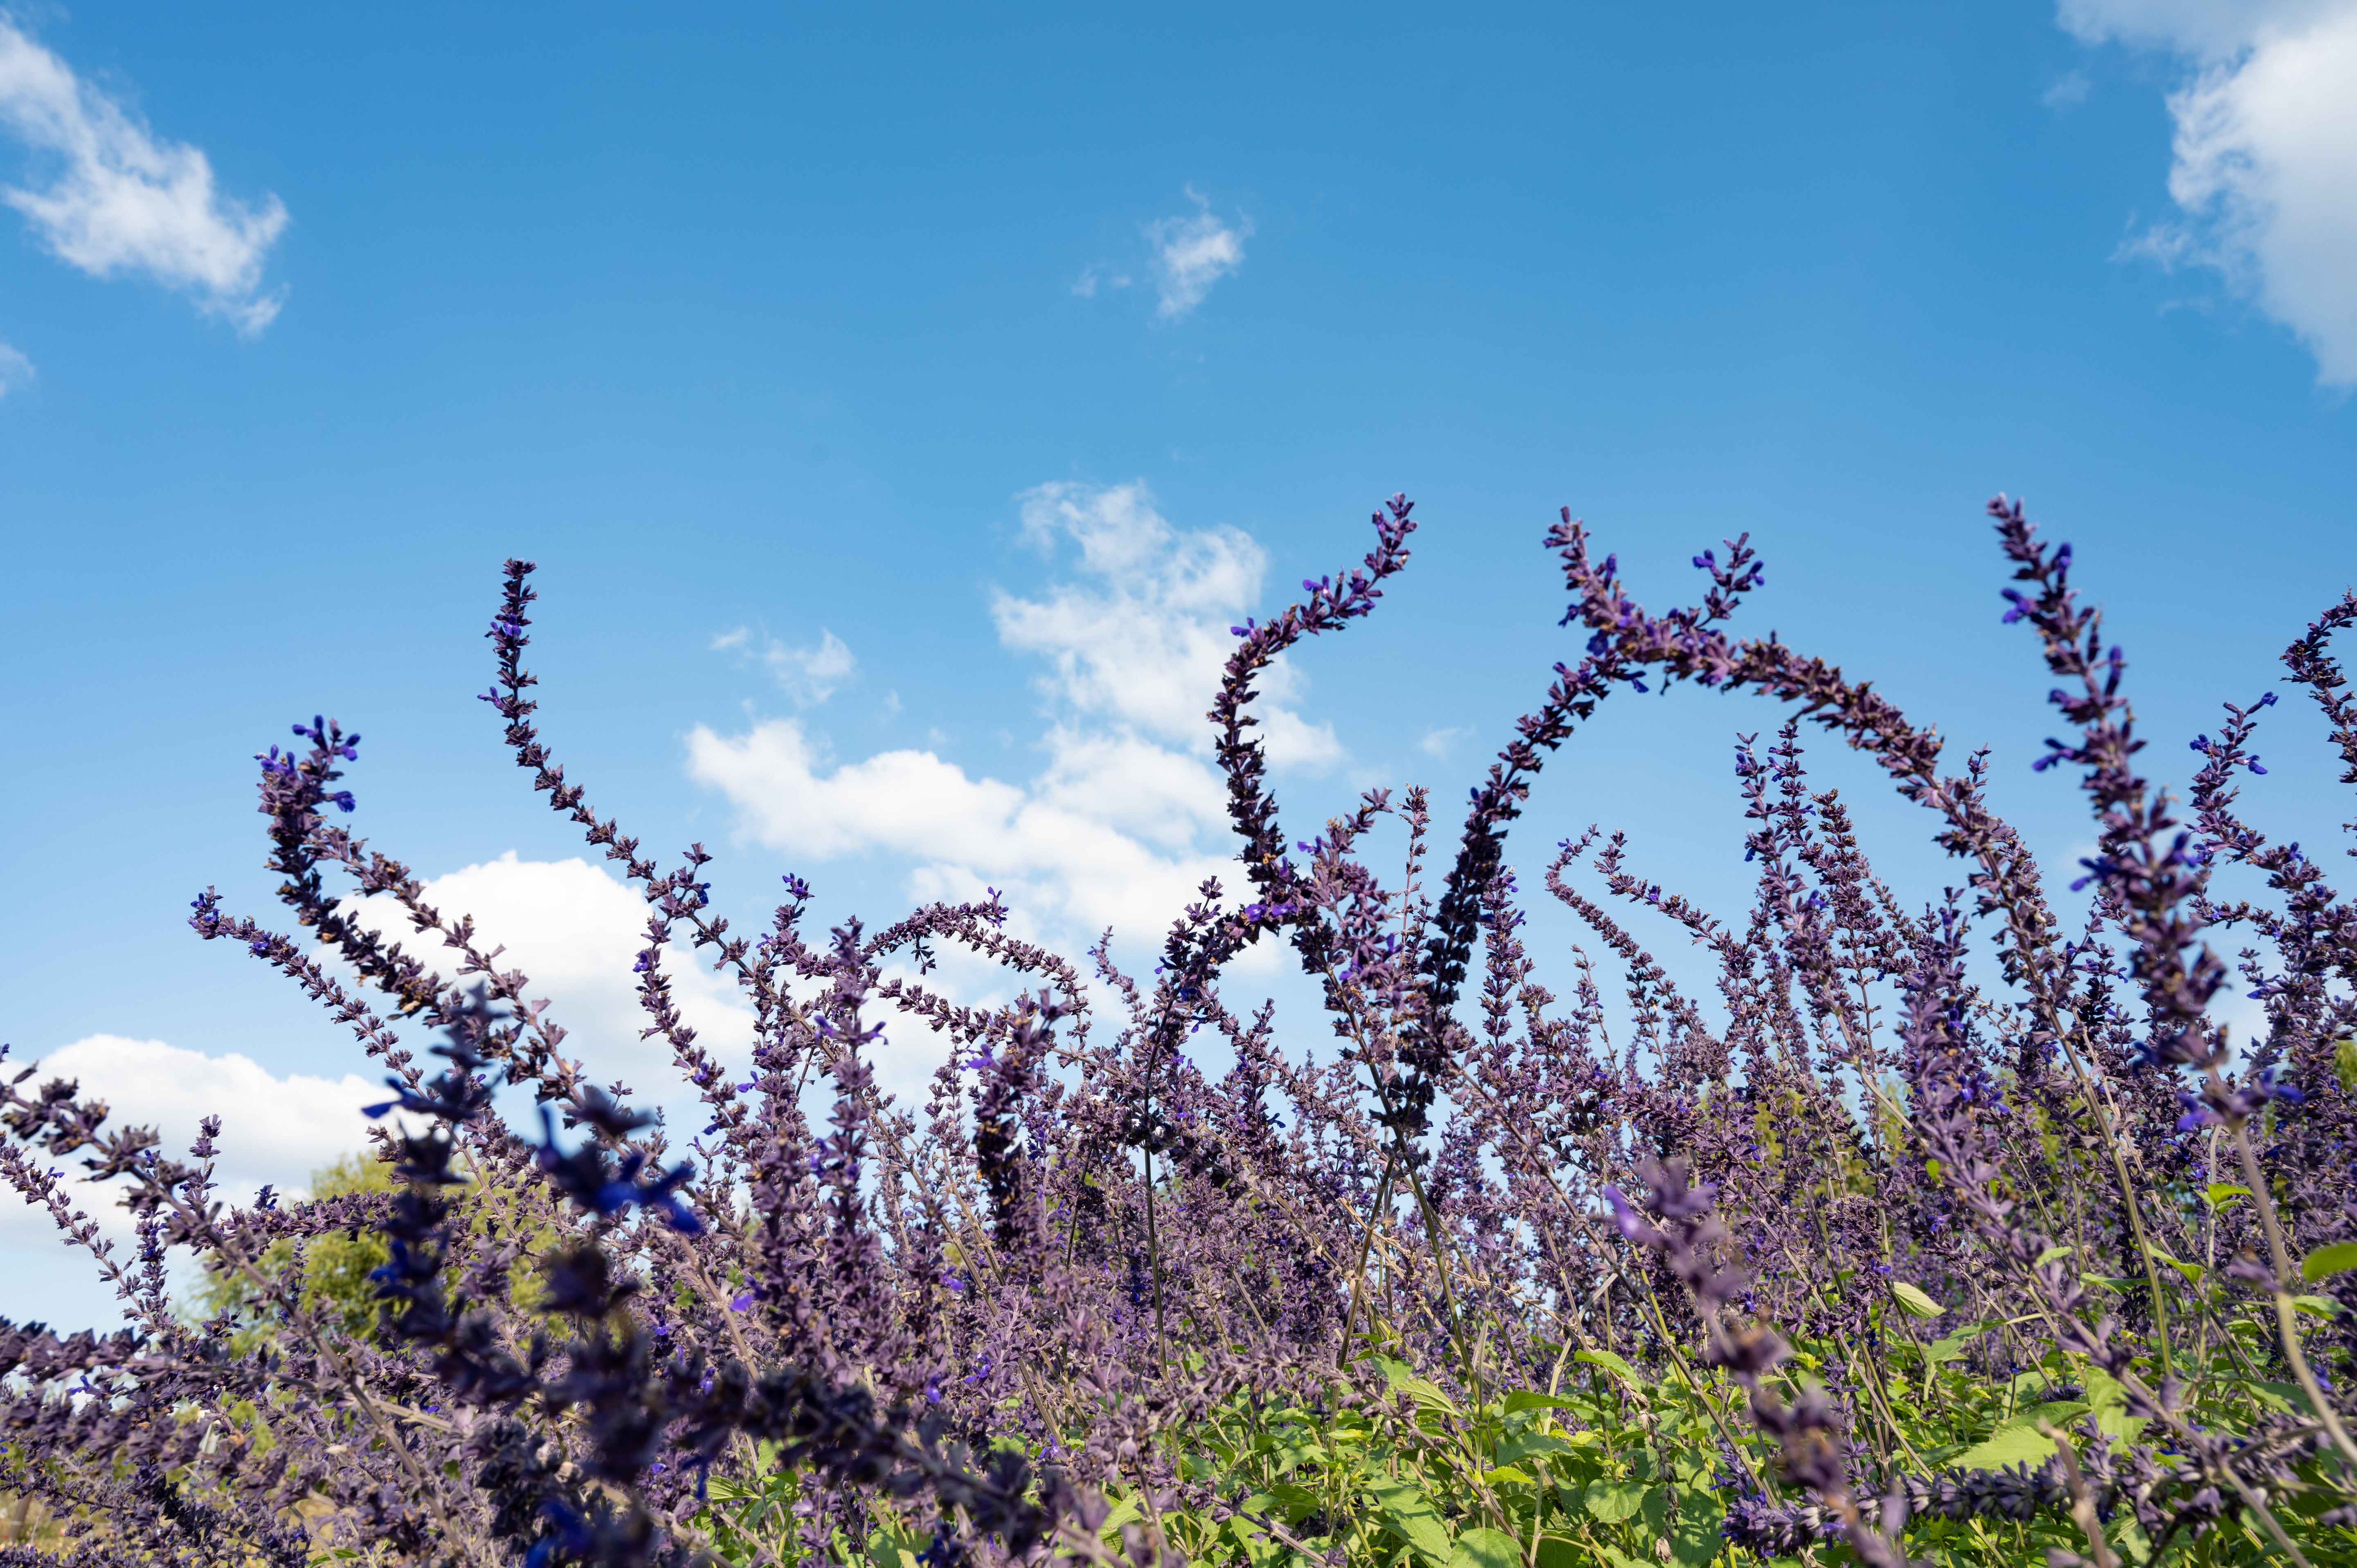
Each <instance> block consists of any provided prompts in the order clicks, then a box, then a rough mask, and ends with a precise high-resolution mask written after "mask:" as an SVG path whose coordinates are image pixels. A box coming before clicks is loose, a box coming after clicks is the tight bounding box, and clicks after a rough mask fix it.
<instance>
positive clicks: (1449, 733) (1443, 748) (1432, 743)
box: [1415, 725, 1473, 760]
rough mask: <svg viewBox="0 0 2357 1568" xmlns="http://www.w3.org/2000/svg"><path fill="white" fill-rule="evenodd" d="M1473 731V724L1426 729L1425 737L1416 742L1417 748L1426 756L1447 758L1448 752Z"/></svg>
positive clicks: (1454, 748)
mask: <svg viewBox="0 0 2357 1568" xmlns="http://www.w3.org/2000/svg"><path fill="white" fill-rule="evenodd" d="M1472 733H1473V726H1472V725H1449V726H1448V728H1446V729H1434V730H1426V731H1425V733H1424V738H1423V739H1422V740H1420V741H1417V742H1416V743H1415V748H1416V749H1417V750H1418V751H1421V752H1422V753H1424V754H1425V755H1426V757H1440V758H1442V759H1443V760H1446V759H1447V757H1448V754H1449V753H1450V752H1452V751H1454V750H1456V749H1457V743H1458V741H1460V740H1463V739H1464V738H1465V737H1466V736H1469V735H1471V734H1472Z"/></svg>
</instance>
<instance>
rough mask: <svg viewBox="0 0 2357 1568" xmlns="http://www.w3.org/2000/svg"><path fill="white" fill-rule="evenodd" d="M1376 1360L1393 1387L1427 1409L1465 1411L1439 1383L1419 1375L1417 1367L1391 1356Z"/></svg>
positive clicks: (1458, 1412) (1455, 1413)
mask: <svg viewBox="0 0 2357 1568" xmlns="http://www.w3.org/2000/svg"><path fill="white" fill-rule="evenodd" d="M1375 1362H1376V1364H1377V1365H1378V1366H1380V1367H1382V1368H1383V1378H1384V1380H1386V1381H1388V1382H1389V1383H1390V1384H1391V1386H1392V1387H1394V1388H1395V1389H1397V1390H1399V1391H1400V1392H1402V1393H1404V1394H1405V1395H1407V1396H1408V1398H1410V1399H1412V1400H1414V1401H1415V1402H1416V1403H1418V1404H1420V1405H1422V1406H1423V1407H1424V1408H1425V1409H1426V1410H1437V1411H1443V1412H1447V1413H1448V1414H1450V1415H1461V1414H1463V1413H1464V1412H1462V1411H1460V1410H1458V1408H1457V1402H1456V1401H1454V1400H1452V1399H1450V1398H1449V1397H1448V1395H1447V1394H1445V1393H1442V1392H1441V1391H1440V1385H1439V1384H1438V1383H1436V1382H1434V1381H1433V1380H1431V1379H1429V1378H1419V1377H1417V1376H1416V1375H1415V1369H1413V1368H1411V1367H1410V1366H1409V1365H1408V1364H1407V1363H1406V1362H1405V1361H1394V1360H1393V1359H1391V1358H1390V1357H1389V1356H1378V1357H1376V1358H1375Z"/></svg>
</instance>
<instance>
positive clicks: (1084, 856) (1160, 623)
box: [688, 484, 1342, 941]
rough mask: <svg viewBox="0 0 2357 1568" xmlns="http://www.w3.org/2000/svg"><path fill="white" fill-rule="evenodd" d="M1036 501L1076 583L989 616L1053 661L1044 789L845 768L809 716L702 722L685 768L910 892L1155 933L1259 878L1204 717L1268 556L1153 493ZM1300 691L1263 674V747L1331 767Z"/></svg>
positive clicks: (742, 818) (752, 820)
mask: <svg viewBox="0 0 2357 1568" xmlns="http://www.w3.org/2000/svg"><path fill="white" fill-rule="evenodd" d="M1021 500H1022V508H1023V519H1024V529H1025V532H1026V535H1027V536H1028V538H1029V539H1031V540H1032V541H1033V542H1036V543H1037V544H1039V546H1040V547H1041V548H1042V549H1044V550H1047V551H1049V552H1064V551H1073V550H1076V551H1077V560H1076V561H1074V562H1072V564H1071V575H1070V576H1069V577H1067V578H1065V579H1064V580H1062V581H1059V582H1054V583H1051V584H1049V585H1048V586H1047V587H1046V589H1045V590H1044V591H1043V592H1041V593H1039V594H1038V595H1037V596H1017V595H1014V594H1007V593H1001V594H1000V595H999V596H997V598H996V602H995V603H994V605H993V607H992V613H993V617H994V618H995V619H996V622H997V626H998V635H999V640H1000V641H1001V642H1002V643H1003V644H1004V645H1005V646H1006V647H1008V648H1010V649H1014V650H1019V651H1022V652H1025V653H1030V654H1036V655H1038V656H1039V657H1040V658H1041V659H1043V660H1045V661H1046V663H1047V666H1048V668H1047V672H1046V673H1044V674H1043V675H1042V676H1041V677H1040V679H1039V683H1038V684H1039V693H1040V696H1041V698H1042V701H1043V709H1044V713H1043V716H1044V717H1045V719H1046V720H1047V725H1046V730H1045V733H1044V734H1042V735H1041V736H1040V737H1039V750H1040V751H1041V752H1042V753H1043V754H1044V755H1045V757H1046V759H1047V762H1046V767H1045V768H1043V769H1042V770H1041V771H1040V772H1039V774H1038V775H1037V776H1036V777H1033V778H1031V779H1028V780H1026V781H1023V782H1019V783H1017V782H1009V781H1006V780H1004V779H994V778H988V777H977V776H975V775H973V774H970V773H968V772H967V771H966V770H965V769H964V768H962V767H960V766H959V765H958V764H957V763H954V762H952V761H949V760H947V759H945V758H944V757H942V756H941V755H940V754H939V752H938V751H935V750H924V751H918V750H905V749H904V750H895V751H886V752H881V753H877V755H874V756H871V757H861V758H853V759H841V758H837V757H834V756H833V755H832V754H831V752H830V751H829V749H828V747H827V746H826V743H825V741H824V739H823V737H822V736H817V735H815V734H814V733H813V732H812V730H811V729H810V728H809V727H808V726H807V725H805V724H804V722H803V721H802V720H800V719H772V720H769V721H767V722H765V723H762V724H759V725H755V726H753V728H752V729H750V730H749V731H748V732H746V733H744V734H741V735H737V736H722V735H719V734H716V733H715V732H714V731H712V730H710V729H708V728H705V727H701V726H699V727H698V728H697V729H696V730H695V732H694V734H693V736H691V737H690V739H689V743H688V768H689V771H690V773H691V774H692V775H693V776H694V778H696V779H699V780H701V781H702V782H704V783H705V784H707V785H709V786H711V787H712V788H714V789H717V790H719V791H720V792H721V794H722V795H724V796H725V797H726V799H727V800H729V802H730V803H731V804H732V805H733V806H735V808H736V809H737V823H738V827H739V831H740V832H743V833H744V834H746V835H747V836H748V837H750V838H752V839H755V840H757V841H759V842H760V843H766V844H769V845H771V846H772V847H775V848H777V849H780V850H784V851H787V852H789V853H791V854H796V855H802V856H807V857H809V858H810V859H811V860H813V861H817V860H829V859H835V858H840V857H845V856H851V855H860V854H886V855H897V856H900V857H904V858H905V859H907V860H908V861H909V862H910V863H912V868H911V870H910V873H909V891H910V893H911V895H912V896H914V897H920V898H934V897H979V896H980V894H981V892H982V890H983V888H984V886H985V885H987V886H996V887H997V888H999V889H1000V890H1001V891H1003V892H1006V893H1007V894H1008V895H1009V902H1010V903H1011V904H1012V905H1013V907H1014V908H1015V910H1016V913H1017V918H1018V919H1020V920H1024V921H1028V922H1029V923H1030V927H1031V929H1033V930H1035V931H1041V932H1045V933H1048V934H1052V935H1054V936H1057V937H1070V936H1076V935H1077V936H1080V937H1082V938H1083V939H1085V938H1087V937H1092V936H1094V935H1095V934H1096V933H1097V932H1099V931H1101V930H1103V929H1105V928H1106V927H1108V926H1110V927H1113V928H1114V929H1116V930H1117V931H1118V932H1119V933H1120V934H1121V936H1123V937H1124V938H1125V939H1126V940H1147V941H1150V940H1154V939H1155V938H1157V937H1158V936H1159V935H1160V934H1161V931H1162V929H1163V927H1164V926H1165V924H1166V923H1167V922H1168V920H1169V919H1170V918H1172V917H1173V916H1174V915H1175V914H1177V912H1178V911H1179V908H1181V907H1182V906H1183V905H1184V904H1185V903H1186V902H1187V901H1188V900H1189V898H1190V897H1192V896H1193V892H1194V889H1195V887H1196V886H1198V885H1199V884H1200V882H1201V881H1202V880H1203V879H1204V878H1205V877H1207V876H1214V875H1216V876H1219V877H1221V878H1222V881H1223V882H1224V883H1225V884H1226V885H1227V886H1228V887H1229V888H1230V889H1231V890H1232V891H1233V890H1236V889H1240V888H1241V887H1242V886H1243V878H1242V876H1241V875H1239V873H1238V871H1237V867H1236V865H1235V863H1234V860H1233V859H1232V854H1231V851H1230V849H1229V846H1228V843H1227V838H1226V831H1225V830H1226V806H1225V801H1226V794H1225V789H1224V787H1223V786H1222V781H1221V779H1220V776H1219V774H1218V772H1217V770H1216V769H1214V768H1212V766H1211V761H1210V740H1211V730H1210V726H1209V725H1207V724H1206V723H1205V722H1204V718H1203V715H1204V713H1205V711H1206V710H1207V709H1208V708H1209V707H1210V706H1211V697H1212V694H1213V693H1214V691H1215V690H1216V689H1217V686H1218V683H1219V679H1220V671H1221V669H1222V665H1223V664H1224V662H1225V660H1226V658H1227V654H1228V650H1230V649H1231V648H1232V646H1233V645H1234V639H1233V637H1232V635H1230V633H1229V631H1228V628H1229V626H1230V625H1231V624H1232V623H1233V622H1235V621H1237V620H1240V619H1241V618H1243V615H1244V614H1245V613H1246V611H1247V610H1249V609H1250V608H1252V607H1254V604H1255V603H1256V601H1257V599H1258V597H1259V594H1260V588H1261V582H1262V578H1263V576H1264V575H1265V571H1266V567H1267V557H1266V555H1265V552H1263V551H1262V550H1261V548H1260V546H1259V545H1257V544H1256V543H1254V542H1253V541H1252V540H1251V539H1250V538H1248V537H1246V536H1245V535H1243V534H1242V533H1240V532H1236V531H1235V530H1233V529H1227V528H1210V529H1200V530H1190V529H1180V528H1177V527H1175V526H1173V525H1172V524H1171V523H1170V521H1168V519H1166V518H1165V517H1163V515H1162V514H1161V512H1160V510H1158V509H1157V507H1156V505H1155V503H1154V498H1153V497H1152V495H1151V494H1150V493H1148V492H1147V490H1146V487H1145V486H1144V485H1142V484H1128V485H1114V486H1107V487H1100V486H1091V485H1076V484H1056V485H1043V486H1041V487H1039V489H1035V490H1032V491H1029V492H1028V493H1027V494H1026V495H1025V496H1023V497H1022V498H1021ZM1302 684H1303V683H1302V682H1301V681H1300V679H1299V678H1298V676H1297V675H1296V674H1295V673H1294V671H1292V670H1291V668H1290V666H1288V665H1286V664H1284V663H1283V662H1279V663H1278V664H1277V665H1275V667H1273V668H1272V669H1270V670H1269V671H1266V672H1265V678H1264V679H1263V680H1262V681H1261V682H1260V685H1261V688H1262V690H1263V692H1264V693H1265V695H1264V696H1263V698H1262V700H1261V702H1260V703H1259V704H1257V705H1256V707H1255V709H1254V714H1255V716H1256V717H1258V718H1260V719H1261V721H1262V725H1263V727H1262V729H1261V731H1260V732H1259V733H1260V734H1261V735H1263V736H1265V738H1266V740H1267V742H1268V745H1269V751H1270V757H1271V759H1272V760H1273V761H1274V762H1275V763H1277V764H1278V765H1279V766H1285V767H1312V768H1314V767H1322V766H1327V765H1330V764H1332V763H1334V762H1336V761H1339V760H1340V758H1341V756H1342V748H1341V746H1340V743H1339V742H1338V741H1337V740H1336V739H1335V737H1334V734H1333V731H1332V730H1331V728H1330V727H1329V726H1327V725H1313V724H1310V723H1309V722H1308V721H1307V720H1306V719H1304V718H1303V717H1302V716H1301V715H1300V714H1299V713H1298V712H1297V710H1296V708H1295V706H1294V703H1296V702H1297V700H1298V698H1299V696H1300V693H1301V690H1302Z"/></svg>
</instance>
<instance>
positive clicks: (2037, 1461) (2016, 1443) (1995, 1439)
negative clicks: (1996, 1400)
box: [1948, 1426, 2054, 1470]
mask: <svg viewBox="0 0 2357 1568" xmlns="http://www.w3.org/2000/svg"><path fill="white" fill-rule="evenodd" d="M2053 1454H2054V1444H2053V1443H2052V1441H2051V1440H2050V1439H2049V1438H2048V1437H2047V1436H2046V1434H2044V1433H2042V1432H2040V1431H2039V1430H2038V1428H2036V1427H2034V1426H2003V1427H1999V1428H1998V1429H1997V1431H1996V1434H1995V1435H1994V1436H1992V1437H1990V1438H1989V1439H1988V1441H1986V1442H1985V1443H1976V1444H1974V1445H1973V1446H1972V1447H1970V1448H1967V1449H1965V1450H1964V1452H1963V1453H1962V1454H1959V1455H1956V1456H1955V1457H1954V1458H1953V1459H1951V1460H1949V1461H1948V1463H1949V1464H1951V1465H1953V1466H1956V1467H1957V1468H1958V1469H1962V1470H2003V1469H2007V1468H2008V1467H2010V1466H2015V1465H2027V1466H2029V1467H2030V1468H2032V1469H2036V1468H2037V1467H2038V1466H2040V1465H2043V1464H2044V1463H2046V1461H2047V1460H2048V1459H2050V1458H2051V1457H2052V1456H2053Z"/></svg>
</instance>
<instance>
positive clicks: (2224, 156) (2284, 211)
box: [2061, 0, 2357, 386]
mask: <svg viewBox="0 0 2357 1568" xmlns="http://www.w3.org/2000/svg"><path fill="white" fill-rule="evenodd" d="M2061 19H2062V23H2063V25H2064V26H2065V27H2068V28H2070V29H2071V30H2072V32H2073V33H2075V34H2077V35H2078V36H2079V37H2081V38H2084V39H2086V40H2088V41H2090V42H2098V41H2103V40H2106V39H2116V40H2119V41H2122V42H2125V43H2129V44H2135V45H2139V46H2144V47H2148V48H2165V49H2168V50H2169V51H2171V52H2173V53H2175V54H2177V55H2178V56H2179V57H2180V58H2182V59H2184V60H2185V61H2186V62H2187V63H2188V65H2189V67H2190V70H2191V74H2190V78H2189V80H2187V81H2186V82H2185V83H2184V84H2183V85H2182V86H2181V87H2179V90H2178V91H2175V92H2173V93H2171V94H2170V96H2169V113H2170V114H2171V115H2172V116H2173V118H2174V119H2175V121H2176V125H2177V132H2176V137H2175V149H2174V151H2175V162H2174V165H2173V166H2172V167H2171V169H2170V171H2169V195H2170V196H2171V197H2172V198H2173V199H2175V200H2176V202H2177V204H2178V206H2179V209H2180V210H2181V211H2182V213H2183V215H2184V216H2183V220H2182V221H2181V222H2179V223H2178V224H2174V225H2169V226H2164V227H2162V228H2160V229H2158V230H2156V231H2153V232H2152V233H2151V234H2149V235H2147V236H2146V238H2145V239H2144V241H2143V242H2140V243H2139V244H2138V245H2137V246H2136V247H2134V248H2135V249H2136V250H2139V251H2141V252H2145V253H2147V254H2150V255H2153V256H2155V257H2158V259H2160V260H2162V261H2164V262H2168V263H2174V262H2178V261H2190V262H2194V263H2200V264H2202V265H2206V266H2210V267H2212V268H2215V269H2216V270H2217V271H2218V272H2220V273H2221V274H2222V275H2224V276H2225V277H2226V278H2227V280H2228V281H2229V282H2230V284H2232V285H2233V286H2235V287H2236V288H2237V289H2239V290H2241V291H2243V292H2244V293H2247V294H2248V295H2250V296H2251V297H2252V299H2253V300H2254V301H2255V303H2256V304H2257V306H2258V307H2259V308H2260V309H2261V310H2262V311H2264V312H2266V314H2267V315H2268V316H2270V317H2274V318H2275V319H2276V320H2277V321H2279V322H2281V323H2283V324H2284V325H2285V326H2287V327H2288V328H2291V330H2292V331H2293V333H2294V334H2296V335H2297V336H2298V338H2299V339H2300V341H2301V342H2302V343H2303V344H2305V345H2306V346H2307V348H2308V349H2309V352H2310V353H2312V354H2313V355H2314V356H2315V357H2316V362H2317V374H2318V379H2319V381H2323V382H2325V383H2327V384H2329V385H2336V386H2350V385H2357V0H2276V3H2273V4H2269V3H2266V0H2254V3H2248V4H2233V3H2229V0H2209V3H2203V0H2063V5H2062V7H2061Z"/></svg>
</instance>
